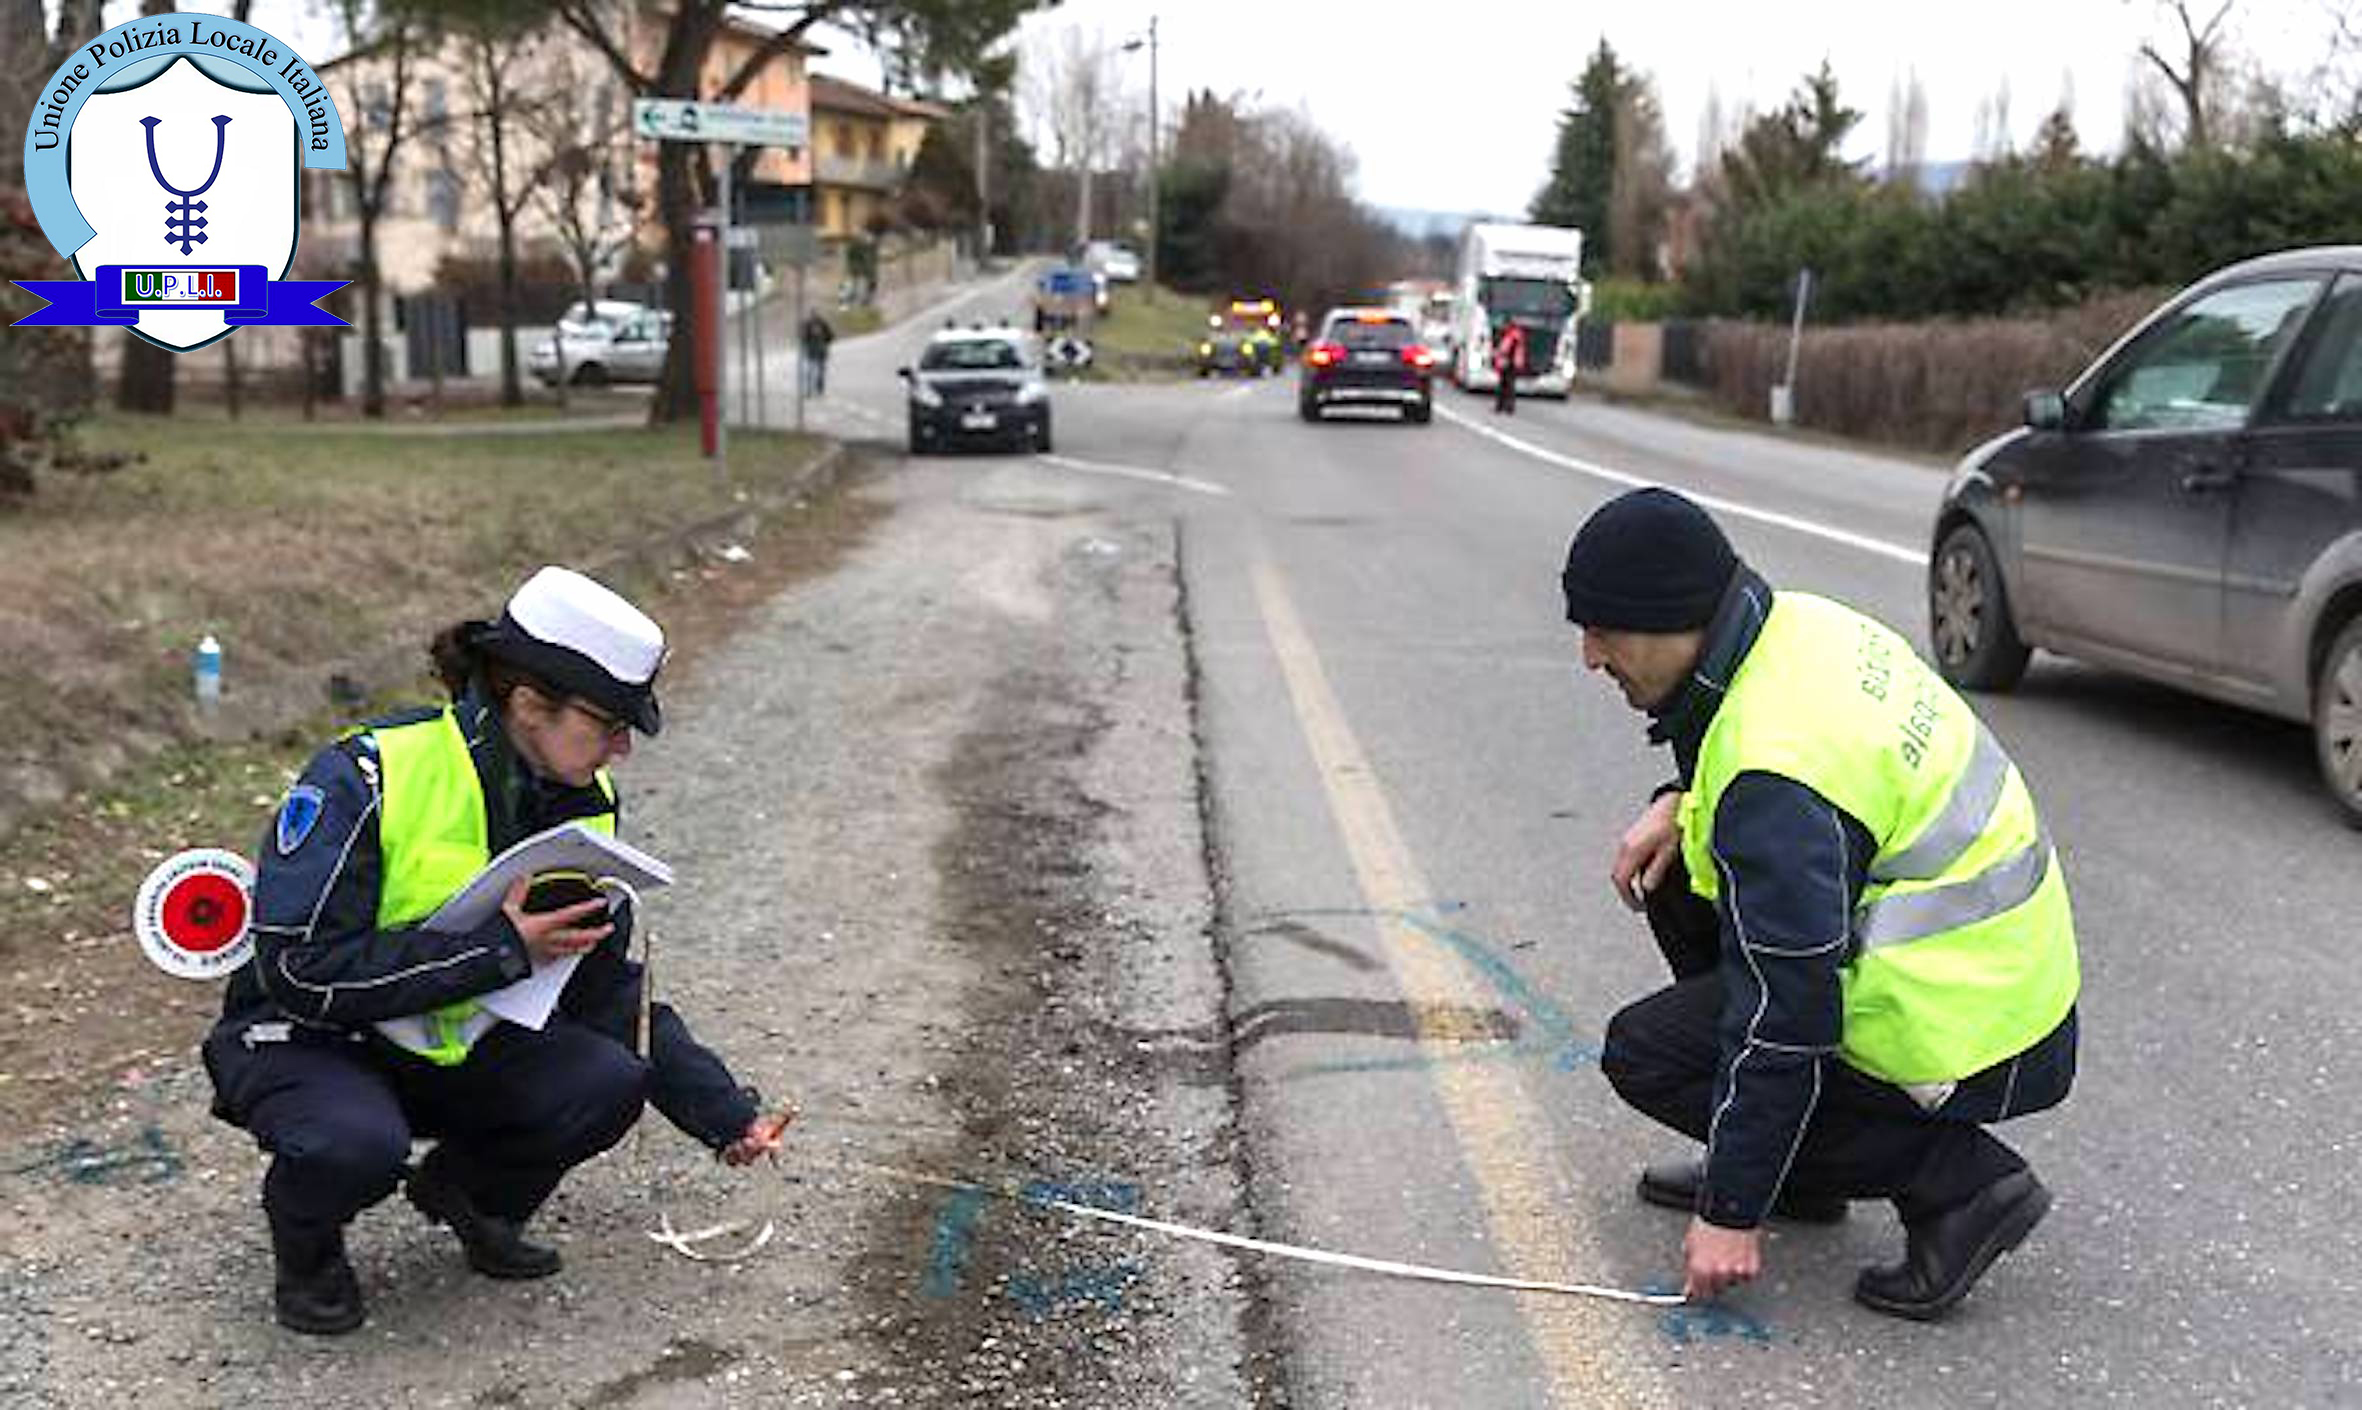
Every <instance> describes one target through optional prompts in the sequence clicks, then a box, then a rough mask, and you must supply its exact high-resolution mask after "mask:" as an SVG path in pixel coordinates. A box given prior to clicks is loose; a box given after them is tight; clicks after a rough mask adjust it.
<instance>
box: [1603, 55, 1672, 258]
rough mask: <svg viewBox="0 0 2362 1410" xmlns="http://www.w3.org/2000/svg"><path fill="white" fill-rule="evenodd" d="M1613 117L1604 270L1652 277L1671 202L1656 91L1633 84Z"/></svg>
mask: <svg viewBox="0 0 2362 1410" xmlns="http://www.w3.org/2000/svg"><path fill="white" fill-rule="evenodd" d="M1619 106H1620V111H1619V112H1618V113H1617V114H1616V156H1615V170H1614V174H1613V176H1612V178H1611V179H1610V180H1609V182H1608V198H1607V221H1608V230H1607V235H1608V264H1609V271H1610V272H1611V273H1614V274H1619V275H1623V276H1625V277H1626V278H1632V279H1650V278H1654V277H1655V276H1656V272H1657V242H1658V240H1659V238H1660V237H1661V236H1662V235H1663V234H1664V229H1665V213H1666V211H1667V210H1668V209H1670V208H1671V206H1672V203H1673V151H1672V148H1670V147H1669V146H1667V145H1666V143H1665V121H1664V118H1663V117H1662V115H1660V114H1659V113H1658V111H1657V98H1656V92H1655V89H1654V88H1653V87H1652V86H1651V85H1650V84H1649V83H1647V82H1645V81H1636V82H1634V83H1633V84H1632V85H1631V86H1630V87H1629V88H1627V89H1625V90H1624V92H1623V94H1622V96H1621V98H1620V100H1619Z"/></svg>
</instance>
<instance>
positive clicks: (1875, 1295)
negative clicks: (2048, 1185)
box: [1854, 1170, 2050, 1322]
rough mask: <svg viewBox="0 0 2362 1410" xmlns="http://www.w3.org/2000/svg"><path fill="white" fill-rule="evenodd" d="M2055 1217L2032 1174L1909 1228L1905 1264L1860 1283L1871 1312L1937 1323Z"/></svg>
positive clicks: (2007, 1179)
mask: <svg viewBox="0 0 2362 1410" xmlns="http://www.w3.org/2000/svg"><path fill="white" fill-rule="evenodd" d="M2049 1212H2050V1191H2049V1190H2047V1189H2045V1188H2043V1184H2042V1182H2041V1181H2040V1180H2037V1179H2035V1178H2034V1172H2033V1171H2031V1170H2020V1171H2016V1172H2014V1173H2012V1174H2009V1175H2004V1176H2002V1177H2001V1178H2000V1179H1998V1180H1995V1181H1994V1182H1993V1183H1992V1184H1990V1185H1987V1186H1985V1188H1983V1189H1981V1190H1979V1191H1977V1192H1976V1194H1975V1196H1974V1197H1972V1198H1971V1199H1969V1200H1968V1201H1966V1202H1965V1203H1962V1204H1958V1205H1954V1206H1953V1207H1952V1208H1950V1209H1947V1210H1945V1211H1943V1212H1942V1213H1940V1214H1932V1215H1928V1216H1926V1217H1925V1218H1922V1219H1920V1220H1918V1221H1916V1222H1912V1223H1906V1224H1904V1225H1903V1240H1904V1243H1903V1261H1902V1262H1901V1263H1899V1264H1896V1265H1894V1266H1892V1267H1887V1268H1865V1269H1863V1270H1862V1276H1861V1277H1860V1278H1858V1279H1856V1280H1855V1282H1854V1300H1855V1301H1857V1302H1859V1303H1861V1304H1862V1305H1863V1306H1864V1307H1870V1308H1875V1309H1876V1310H1878V1311H1880V1312H1884V1313H1888V1314H1889V1315H1892V1316H1896V1317H1908V1318H1910V1319H1912V1320H1913V1321H1917V1322H1932V1321H1934V1320H1935V1319H1936V1318H1938V1317H1941V1316H1943V1315H1944V1314H1945V1313H1946V1312H1949V1311H1950V1310H1951V1309H1952V1304H1954V1303H1956V1302H1958V1301H1960V1299H1962V1298H1963V1297H1966V1296H1967V1295H1968V1290H1969V1289H1970V1288H1972V1287H1974V1286H1975V1285H1976V1281H1977V1279H1978V1278H1979V1277H1981V1276H1982V1275H1983V1274H1984V1271H1985V1270H1986V1269H1987V1268H1989V1267H1991V1266H1992V1263H1993V1260H1994V1259H1996V1258H1999V1257H2000V1256H2001V1255H2003V1254H2005V1253H2007V1252H2009V1251H2010V1250H2011V1249H2013V1248H2016V1247H2017V1246H2018V1245H2019V1244H2020V1243H2022V1242H2023V1241H2024V1240H2025V1237H2026V1235H2027V1234H2029V1233H2031V1232H2033V1229H2034V1226H2035V1225H2036V1224H2039V1223H2041V1222H2042V1216H2043V1215H2045V1214H2047V1213H2049Z"/></svg>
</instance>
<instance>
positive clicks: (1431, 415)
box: [1402, 401, 1435, 426]
mask: <svg viewBox="0 0 2362 1410" xmlns="http://www.w3.org/2000/svg"><path fill="white" fill-rule="evenodd" d="M1402 418H1403V420H1405V421H1408V422H1410V423H1411V424H1412V425H1413V426H1424V425H1426V424H1427V423H1428V422H1430V421H1433V420H1434V419H1435V403H1433V402H1426V401H1423V402H1420V403H1419V404H1418V405H1417V406H1409V407H1405V408H1403V413H1402Z"/></svg>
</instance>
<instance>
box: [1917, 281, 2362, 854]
mask: <svg viewBox="0 0 2362 1410" xmlns="http://www.w3.org/2000/svg"><path fill="white" fill-rule="evenodd" d="M2025 421H2026V424H2025V425H2024V426H2022V427H2020V428H2019V429H2017V430H2014V431H2011V432H2009V433H2008V434H2006V435H2003V436H2000V437H1997V438H1996V439H1994V440H1992V441H1989V442H1987V443H1986V444H1984V445H1982V446H1979V447H1977V448H1976V449H1975V450H1973V451H1971V452H1969V454H1968V456H1967V457H1966V458H1965V459H1963V460H1962V461H1961V463H1960V467H1959V469H1958V470H1957V471H1956V472H1955V473H1954V475H1953V479H1952V484H1951V487H1950V488H1949V489H1948V490H1947V491H1946V492H1945V496H1944V504H1943V508H1942V510H1941V511H1940V512H1939V513H1938V515H1937V519H1936V526H1935V535H1934V542H1935V551H1934V556H1933V558H1932V559H1931V560H1930V563H1929V570H1928V604H1929V618H1930V627H1931V632H1930V636H1931V643H1932V645H1933V647H1934V654H1935V658H1936V664H1937V665H1938V667H1939V668H1940V669H1941V670H1942V671H1943V673H1944V675H1945V676H1946V677H1947V678H1948V679H1950V680H1951V681H1953V682H1954V683H1955V684H1957V685H1962V686H1968V687H1972V688H1976V689H1982V690H2007V689H2009V688H2010V687H2012V686H2014V685H2016V684H2017V682H2018V679H2019V677H2020V676H2022V675H2023V674H2024V673H2025V670H2026V663H2027V659H2028V657H2029V656H2030V654H2031V652H2032V649H2033V648H2035V647H2041V648H2044V649H2046V650H2051V651H2056V652H2060V653H2062V654H2065V655H2069V656H2075V657H2079V658H2082V659H2084V660H2088V661H2091V662H2094V663H2097V664H2100V665H2104V666H2108V667H2111V668H2113V669H2116V670H2121V671H2125V672H2129V673H2131V674H2134V675H2139V676H2144V677H2147V678H2149V679H2151V680H2156V681H2161V682H2164V683H2166V684H2168V685H2174V686H2179V687H2181V688H2183V689H2185V690H2189V691H2192V692H2195V693H2197V694H2200V695H2205V696H2210V697H2212V698H2214V699H2217V700H2226V701H2230V702H2232V703H2234V704H2238V705H2245V706H2248V707H2251V708H2253V709H2257V710H2262V711H2265V712H2268V713H2270V714H2274V715H2279V716H2283V717H2285V718H2287V719H2291V720H2302V721H2307V722H2309V723H2310V724H2311V725H2312V727H2313V737H2314V743H2315V752H2316V753H2317V754H2318V756H2319V761H2320V766H2321V776H2322V778H2323V780H2324V781H2325V782H2326V783H2327V784H2328V786H2329V791H2330V794H2331V796H2333V797H2334V798H2335V799H2336V800H2337V803H2338V806H2339V807H2340V809H2342V810H2343V812H2344V814H2345V816H2346V818H2347V820H2348V821H2349V822H2352V823H2354V824H2355V825H2356V826H2362V246H2354V245H2347V246H2337V247H2330V248H2321V249H2307V250H2289V251H2285V252H2282V253H2279V254H2273V255H2266V256H2264V257H2262V258H2260V259H2253V260H2249V261H2247V262H2245V263H2243V264H2238V265H2233V266H2231V267H2230V268H2228V269H2224V270H2220V271H2218V272H2216V273H2214V274H2211V275H2208V276H2207V277H2206V278H2204V279H2202V280H2200V281H2199V282H2198V283H2196V284H2193V285H2191V286H2190V287H2189V288H2187V289H2185V290H2183V291H2182V292H2181V293H2180V294H2178V295H2176V296H2175V297H2174V298H2173V299H2172V300H2171V301H2170V302H2168V303H2167V304H2165V305H2164V307H2162V308H2160V309H2159V310H2157V312H2155V313H2153V314H2151V315H2150V316H2149V317H2148V318H2147V319H2146V320H2145V321H2143V322H2142V323H2141V324H2140V325H2139V326H2137V327H2136V328H2134V329H2133V330H2132V331H2131V332H2130V333H2128V334H2126V335H2125V336H2124V337H2123V338H2122V339H2120V340H2119V341H2118V342H2117V343H2116V345H2115V346H2114V347H2112V348H2110V349H2109V350H2108V351H2107V352H2105V353H2103V354H2101V356H2100V358H2099V360H2098V361H2096V362H2094V363H2093V364H2092V365H2091V367H2090V368H2089V369H2087V370H2086V371H2085V372H2084V373H2083V375H2082V376H2080V377H2078V378H2076V379H2075V381H2074V383H2073V384H2072V385H2070V386H2069V387H2068V388H2067V389H2066V391H2065V392H2063V393H2061V392H2047V391H2045V392H2032V393H2029V394H2027V397H2026V403H2025Z"/></svg>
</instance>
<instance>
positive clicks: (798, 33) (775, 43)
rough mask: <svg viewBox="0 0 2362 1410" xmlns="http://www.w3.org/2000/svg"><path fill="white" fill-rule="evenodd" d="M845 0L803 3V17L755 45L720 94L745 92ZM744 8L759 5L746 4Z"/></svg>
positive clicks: (729, 96) (725, 98) (732, 95)
mask: <svg viewBox="0 0 2362 1410" xmlns="http://www.w3.org/2000/svg"><path fill="white" fill-rule="evenodd" d="M843 3H844V0H811V3H809V4H806V5H802V6H799V7H798V8H799V9H801V10H802V12H803V18H802V19H799V20H797V21H796V22H795V23H794V24H791V25H789V26H788V27H787V28H785V29H783V30H781V31H779V32H778V33H777V34H774V35H772V36H771V37H770V38H769V39H766V40H764V41H763V42H762V43H761V44H759V45H757V46H755V51H754V52H753V53H752V54H749V55H747V56H746V62H745V63H742V64H740V65H739V66H738V71H737V72H736V73H734V74H731V75H730V80H729V82H727V83H724V84H723V85H722V91H721V93H720V94H719V95H718V96H719V97H720V98H721V99H722V100H723V101H724V102H727V101H729V100H730V99H732V98H735V97H737V96H738V95H739V94H741V93H744V92H745V91H746V89H747V85H748V84H751V83H753V82H754V81H755V75H756V74H759V73H761V72H762V71H763V68H764V66H765V65H767V64H769V63H770V62H771V61H772V60H773V59H776V58H778V57H779V56H780V55H782V54H784V53H786V52H787V51H788V50H790V49H792V48H794V47H795V46H796V44H797V42H798V41H799V40H801V39H802V38H803V37H804V32H805V31H806V30H808V29H810V28H811V27H812V26H813V25H815V24H818V23H819V22H820V21H822V20H823V19H826V18H827V17H828V16H829V15H831V14H833V13H835V12H836V11H837V10H839V9H841V8H843ZM740 8H741V9H752V8H755V7H753V6H743V5H742V6H741V7H740Z"/></svg>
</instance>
